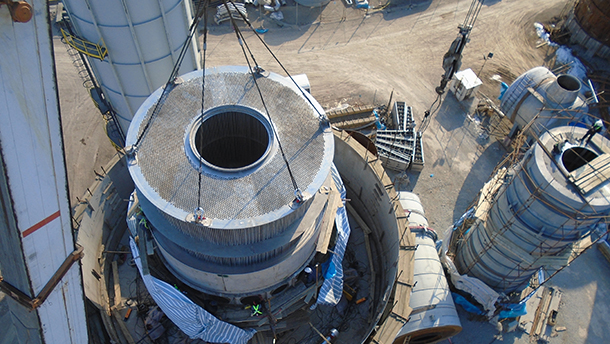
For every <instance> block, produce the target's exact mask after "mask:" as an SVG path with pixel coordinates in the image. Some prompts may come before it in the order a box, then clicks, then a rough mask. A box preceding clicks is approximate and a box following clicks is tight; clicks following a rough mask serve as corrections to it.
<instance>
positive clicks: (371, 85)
mask: <svg viewBox="0 0 610 344" xmlns="http://www.w3.org/2000/svg"><path fill="white" fill-rule="evenodd" d="M409 3H410V2H409V1H401V2H393V3H392V4H390V5H389V6H387V7H385V9H383V10H380V11H377V12H375V11H374V10H369V13H367V11H365V10H356V9H353V8H348V9H347V10H346V5H345V4H344V3H343V2H341V1H331V2H330V3H329V4H328V5H327V6H326V7H325V8H324V10H323V11H322V14H320V9H305V8H302V7H299V21H298V22H299V24H301V25H294V24H293V25H291V24H287V25H285V26H284V27H281V28H280V27H278V26H277V25H276V24H275V23H274V22H272V21H271V20H269V19H266V20H265V21H264V22H263V21H261V20H260V18H257V17H258V12H257V11H256V10H254V11H250V13H249V16H250V19H251V20H252V21H253V24H252V25H253V27H255V28H258V27H260V26H261V25H262V26H264V28H267V29H268V30H269V31H268V32H266V33H265V34H264V35H262V37H263V39H264V41H265V43H266V44H267V45H268V46H269V47H270V49H271V50H272V51H273V53H274V54H275V55H276V56H277V57H278V59H279V60H280V61H281V62H282V64H283V65H284V66H285V67H286V69H287V70H288V71H289V72H290V73H291V74H300V73H306V74H307V76H308V77H309V81H310V83H311V90H312V94H313V95H314V97H315V98H316V99H317V100H318V101H319V102H320V103H321V104H322V106H324V107H325V108H326V109H331V108H335V107H339V106H345V105H360V104H371V103H374V104H387V102H388V100H389V97H390V93H391V92H392V91H394V100H401V101H405V102H407V104H409V105H411V106H412V107H413V110H414V114H415V118H416V120H417V121H418V122H419V121H421V118H422V115H423V112H424V111H425V110H426V109H428V108H429V107H430V106H431V105H432V103H433V102H434V101H435V99H436V97H437V94H436V93H435V91H434V88H435V87H436V86H438V84H439V82H440V78H441V75H442V74H443V70H442V65H441V63H442V56H443V54H444V53H445V52H446V50H447V49H448V48H449V45H450V44H451V42H452V41H453V39H454V38H455V37H456V36H457V33H458V30H457V26H458V25H459V24H461V23H462V22H463V21H464V19H465V17H466V12H467V10H468V9H469V7H470V4H471V2H470V1H459V0H454V1H439V0H435V1H412V2H411V4H412V5H414V6H413V7H412V8H410V7H409V6H408V5H409ZM371 4H372V5H373V6H376V4H375V3H371ZM565 4H566V1H563V0H562V1H559V0H555V1H543V0H535V1H518V0H505V1H497V0H488V1H486V2H485V4H484V5H483V7H482V9H481V12H480V15H479V18H478V20H477V22H476V24H475V27H474V29H473V31H472V34H471V36H470V43H469V44H468V45H467V46H466V48H465V50H464V59H463V64H462V69H465V68H472V69H473V70H474V71H475V72H477V73H478V72H479V71H480V70H481V67H482V66H483V62H484V59H483V57H484V56H486V55H487V54H488V53H489V52H493V54H494V56H493V58H492V59H490V60H488V61H487V62H486V64H485V66H484V69H483V72H482V76H481V79H482V80H483V82H484V85H483V86H482V88H481V91H482V92H484V93H485V94H487V95H488V96H489V97H491V98H495V97H497V95H498V94H499V83H500V82H499V81H497V80H492V79H491V76H492V75H499V76H500V79H499V80H503V81H505V82H507V83H508V84H510V83H511V82H512V81H513V80H514V78H516V77H517V76H518V75H520V74H521V73H523V72H525V71H526V70H528V69H530V68H532V67H535V66H539V65H541V64H543V63H544V60H545V56H546V50H545V49H544V48H541V49H536V48H535V46H536V42H537V40H538V37H537V36H536V33H535V30H534V28H533V23H534V22H535V21H545V20H548V19H549V18H551V17H552V16H555V15H558V14H559V13H560V12H561V10H562V9H563V8H564V7H565ZM282 12H283V13H284V16H285V20H284V21H285V22H287V23H296V9H295V7H290V6H287V7H283V8H282ZM371 12H373V13H371ZM306 20H309V23H308V24H307V23H306ZM240 27H241V28H242V29H241V30H242V33H243V35H244V37H245V41H246V43H247V44H248V46H249V47H250V49H251V50H252V51H253V55H254V57H255V58H256V61H257V62H258V64H259V65H260V66H262V67H263V68H265V69H267V70H270V71H274V72H278V73H280V74H284V73H283V72H282V70H281V68H280V67H279V66H278V65H277V64H276V63H275V61H274V59H273V57H272V56H271V55H270V54H269V53H268V52H267V51H266V49H265V48H264V46H263V45H262V44H261V43H260V41H259V40H258V39H257V38H256V36H255V34H254V33H253V32H252V31H251V30H249V29H247V27H246V26H245V24H241V25H240ZM207 47H208V48H207V51H206V64H207V65H208V66H216V65H227V64H238V65H243V64H246V62H245V58H244V55H243V53H242V52H241V48H240V46H239V44H238V43H237V41H236V39H235V35H234V33H232V30H231V27H230V25H229V23H228V22H225V23H222V24H221V25H219V26H217V25H215V24H214V25H210V33H209V37H208V45H207ZM450 98H452V96H448V97H447V98H446V99H445V101H443V103H442V104H441V107H440V109H439V112H438V113H437V114H436V117H435V118H433V120H432V121H431V124H430V126H429V128H428V129H427V131H426V134H425V137H424V139H425V140H424V153H425V159H426V167H425V169H424V171H422V173H421V176H422V177H420V178H416V177H417V176H411V185H410V187H411V188H413V190H414V191H415V192H417V193H419V194H420V196H421V198H422V202H423V203H424V206H425V207H426V212H428V213H430V214H435V216H434V219H433V220H432V224H433V225H434V226H436V227H437V228H439V229H445V228H447V227H448V226H449V225H451V224H452V223H453V221H454V220H456V219H457V218H459V216H460V215H461V213H462V212H463V211H464V210H466V208H467V207H468V204H469V203H470V202H471V201H472V200H473V197H474V194H476V192H477V191H478V190H479V189H480V187H481V186H482V184H483V182H484V181H485V180H486V179H487V178H488V177H489V173H490V172H491V170H492V169H493V167H494V166H495V164H496V162H497V161H498V160H496V159H499V156H501V155H502V154H503V153H504V151H501V148H499V146H497V145H493V147H491V148H490V149H488V147H487V146H486V145H483V146H481V145H477V144H474V145H469V144H465V141H464V138H465V137H466V136H469V137H470V138H473V137H474V138H476V137H477V136H478V134H477V132H476V128H469V126H468V125H464V123H466V122H467V121H468V120H467V116H466V112H468V109H469V106H470V105H473V104H470V103H466V104H459V103H457V102H455V101H454V100H455V99H454V98H453V99H450ZM475 105H476V104H475ZM456 111H457V113H456ZM456 116H457V117H456ZM481 155H485V156H486V157H487V159H479V157H480V156H481ZM490 158H491V159H490ZM431 175H434V176H433V177H430V176H431ZM422 179H427V181H426V182H423V180H422ZM428 180H429V181H430V182H428ZM464 188H466V189H467V190H463V189H464ZM443 190H461V191H459V193H458V194H457V195H456V193H454V192H450V193H449V192H443ZM456 196H458V197H457V198H456Z"/></svg>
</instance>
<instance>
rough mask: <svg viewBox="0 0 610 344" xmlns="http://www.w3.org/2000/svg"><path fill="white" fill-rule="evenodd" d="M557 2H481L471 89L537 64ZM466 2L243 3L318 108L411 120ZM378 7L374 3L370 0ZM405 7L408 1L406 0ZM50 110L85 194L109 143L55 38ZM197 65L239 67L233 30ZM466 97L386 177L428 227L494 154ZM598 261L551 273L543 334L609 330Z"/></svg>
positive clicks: (429, 97)
mask: <svg viewBox="0 0 610 344" xmlns="http://www.w3.org/2000/svg"><path fill="white" fill-rule="evenodd" d="M567 2H569V1H567V0H522V1H520V0H504V1H498V0H487V1H486V2H485V3H486V4H485V5H484V6H483V8H482V10H481V13H480V16H479V19H478V21H477V22H476V25H475V27H474V30H473V31H472V34H471V37H470V38H471V41H470V43H469V44H468V46H467V47H466V49H465V51H464V59H463V65H462V68H472V69H473V70H474V71H475V72H479V71H480V69H481V67H482V66H483V63H484V60H483V57H484V56H485V55H487V54H488V53H489V52H493V53H494V56H493V58H492V59H490V60H488V61H487V62H486V64H485V66H484V69H483V72H482V73H481V79H482V80H483V82H484V84H483V86H482V88H481V91H482V92H484V93H485V94H487V95H488V96H489V97H490V98H495V97H497V95H498V94H499V81H498V80H497V77H496V80H494V79H491V76H493V75H499V76H500V80H502V81H505V82H507V83H509V84H510V82H512V81H513V80H514V78H515V77H516V76H518V75H520V74H521V73H523V72H525V71H526V70H528V69H530V68H532V67H535V66H539V65H543V64H545V62H546V60H547V58H546V56H547V50H546V48H540V49H536V43H537V40H538V37H537V36H536V35H535V31H534V28H533V23H534V22H535V21H546V20H549V19H550V18H551V17H553V16H556V15H558V14H559V13H560V12H561V11H562V9H563V8H564V7H565V5H566V3H567ZM470 3H471V2H470V1H467V0H462V1H459V0H450V1H449V0H432V1H406V0H403V1H393V2H392V3H391V4H389V5H387V6H386V7H384V8H383V9H380V10H369V11H368V12H367V11H365V10H357V9H355V8H353V7H347V6H346V5H345V3H344V2H341V1H338V0H334V1H331V2H330V3H329V4H328V5H326V6H325V7H324V8H322V9H308V8H304V7H301V6H299V7H298V8H297V7H295V6H291V5H293V4H294V3H291V2H290V0H289V6H286V7H283V8H282V12H283V14H284V16H285V20H284V24H283V26H282V27H280V26H278V25H277V24H276V23H275V22H273V21H272V20H270V19H268V18H267V17H264V18H266V19H260V18H258V13H257V10H255V9H253V8H252V7H249V9H252V10H249V11H250V12H249V15H250V19H251V20H252V21H253V26H254V27H255V28H259V27H264V28H266V29H268V31H267V32H266V33H265V34H263V35H262V37H263V40H264V42H265V43H266V44H267V45H268V46H269V47H270V48H271V50H272V51H273V52H274V53H275V54H276V56H277V57H278V58H279V60H280V61H281V62H282V64H283V65H284V66H285V67H286V69H287V70H288V71H290V73H291V74H301V73H306V74H307V76H308V77H309V80H310V83H311V90H312V94H313V95H314V97H315V98H316V99H317V100H318V101H319V102H320V103H321V104H322V105H323V106H324V107H325V108H326V109H331V108H335V107H339V106H346V105H359V104H371V103H374V104H386V103H387V102H388V100H389V96H390V93H391V92H392V91H394V98H393V99H394V100H401V101H405V102H407V104H409V105H411V106H412V107H413V110H414V114H415V118H416V121H417V122H418V123H419V122H420V121H421V119H422V114H423V112H424V110H426V109H428V108H429V107H430V106H431V104H432V103H433V102H434V101H435V99H436V97H437V95H436V93H435V92H434V88H435V87H436V86H437V85H438V84H439V81H440V77H441V75H442V73H443V70H442V67H441V62H442V56H443V54H444V53H445V51H446V50H447V49H448V47H449V45H450V43H451V42H452V41H453V39H454V38H455V37H456V35H457V26H458V24H460V23H462V22H463V20H464V18H465V16H466V12H467V10H468V8H469V6H470ZM371 4H372V5H373V6H375V7H382V5H383V4H381V3H379V2H378V1H377V2H375V1H371ZM409 5H413V6H409ZM240 27H241V28H242V30H243V35H244V37H245V38H246V42H247V43H248V46H249V47H250V49H251V50H252V52H253V54H254V56H255V58H256V61H257V63H258V64H259V65H260V66H262V67H263V68H265V69H266V70H269V71H273V72H277V73H279V74H284V73H283V72H282V70H281V68H280V67H279V66H278V65H277V64H276V63H275V61H274V59H273V57H272V56H271V55H270V54H269V53H267V52H266V50H265V48H264V47H263V45H262V44H261V43H260V42H259V41H258V40H257V38H256V37H255V35H254V33H253V31H251V30H250V29H248V28H247V27H246V26H245V25H244V24H241V25H240ZM55 53H56V63H57V71H58V78H59V91H60V98H61V108H62V119H63V125H64V136H65V146H66V156H67V162H68V177H69V183H70V189H71V195H72V196H71V199H72V200H73V201H74V200H75V196H79V197H80V195H82V194H83V193H84V192H86V187H87V186H88V185H89V184H90V183H91V182H92V181H93V178H94V177H95V175H94V174H93V169H96V168H98V167H99V166H101V165H103V164H105V163H106V162H107V161H108V160H109V158H110V156H111V155H112V154H113V148H112V146H111V145H110V143H109V141H108V140H107V139H106V138H105V137H104V132H103V127H102V121H101V116H100V115H99V112H98V111H97V110H96V109H95V107H93V105H92V102H91V101H90V99H89V97H88V95H87V93H86V92H85V90H84V89H83V88H82V87H80V84H81V81H80V79H79V78H78V75H77V74H76V71H75V69H74V67H73V66H72V64H71V60H70V59H69V57H68V55H67V54H66V50H65V47H63V46H62V44H61V43H60V42H59V38H58V37H57V36H55ZM206 64H207V66H219V65H245V64H246V62H245V59H244V57H243V53H242V51H241V48H240V46H239V45H238V43H237V41H236V39H235V34H234V33H233V32H232V30H231V28H230V26H229V24H228V23H226V22H225V23H223V24H221V25H215V24H212V25H210V32H209V37H208V44H207V51H206ZM473 105H475V104H474V103H473V102H472V101H471V102H465V103H458V102H457V101H456V100H455V98H454V97H453V96H452V95H450V94H449V95H447V96H446V97H444V98H443V100H442V102H441V104H440V108H439V111H438V112H437V113H436V114H435V115H434V117H433V118H432V121H431V123H430V125H429V127H428V129H427V130H426V132H425V135H424V153H425V161H426V164H425V168H424V170H423V171H422V172H421V173H419V174H411V175H410V176H409V183H403V184H401V185H397V186H399V187H400V188H402V189H407V190H412V191H414V192H416V193H418V194H419V195H420V198H421V199H422V203H423V205H424V207H425V210H426V213H427V214H428V217H429V219H430V224H431V226H433V227H435V228H437V230H439V231H443V230H444V229H446V228H447V227H449V226H450V225H451V224H452V223H453V222H454V221H455V220H456V219H457V218H459V217H460V216H461V214H462V213H463V212H464V211H465V210H466V209H467V208H468V206H469V204H470V203H471V202H472V201H473V200H474V198H475V196H476V194H477V192H478V190H479V189H480V188H481V186H482V185H483V183H484V182H485V181H486V180H487V179H488V178H489V175H490V173H491V172H492V170H493V168H494V166H495V165H496V163H497V161H499V159H500V158H501V157H502V156H503V155H504V154H505V153H506V152H505V150H504V149H503V148H502V146H501V145H500V144H499V143H497V142H494V141H493V140H490V141H485V140H484V141H481V140H479V139H478V134H479V132H480V129H479V127H478V125H477V123H476V122H474V121H472V120H471V119H470V116H469V109H470V108H471V107H472V106H473ZM608 267H609V264H608V262H606V261H605V260H603V258H601V255H600V254H599V252H598V251H597V250H596V249H593V250H591V251H590V252H588V253H586V254H585V256H584V257H583V258H581V259H579V260H577V261H576V262H575V263H574V264H573V265H572V266H570V267H568V268H567V269H566V270H565V271H563V272H562V273H560V274H559V275H558V276H557V277H556V278H555V280H554V281H553V282H552V283H553V284H555V285H558V286H559V287H560V288H562V290H563V291H564V293H565V294H564V299H563V302H562V308H560V313H559V318H558V326H565V327H567V331H565V332H561V333H560V334H559V335H558V336H557V337H555V338H552V340H551V343H606V342H607V338H610V329H609V327H608V326H607V323H608V321H610V314H609V313H608V307H607V305H608V301H607V300H608V299H609V296H610V295H608V294H609V290H610V282H609V278H608V277H606V276H607V275H608V274H607V271H608ZM462 318H463V321H464V328H465V329H464V331H463V332H462V333H461V334H459V335H458V336H456V337H454V338H453V339H452V342H453V343H456V344H457V343H492V342H497V343H498V342H506V343H528V342H529V338H527V336H525V335H523V334H521V333H512V334H505V335H504V336H502V337H497V336H495V334H496V333H495V327H493V326H491V325H488V324H486V323H477V322H471V321H468V320H467V319H466V318H467V317H466V316H463V317H462Z"/></svg>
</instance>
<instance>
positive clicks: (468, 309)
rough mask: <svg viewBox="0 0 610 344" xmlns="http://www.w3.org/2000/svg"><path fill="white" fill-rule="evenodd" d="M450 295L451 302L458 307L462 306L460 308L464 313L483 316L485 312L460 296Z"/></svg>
mask: <svg viewBox="0 0 610 344" xmlns="http://www.w3.org/2000/svg"><path fill="white" fill-rule="evenodd" d="M451 295H453V301H455V303H457V304H458V305H460V306H462V308H464V310H465V311H466V312H468V313H472V314H478V315H485V312H483V311H482V310H480V309H479V308H478V307H477V306H475V305H473V304H472V303H470V302H469V301H468V300H466V299H465V298H464V297H463V296H462V295H460V294H456V293H451Z"/></svg>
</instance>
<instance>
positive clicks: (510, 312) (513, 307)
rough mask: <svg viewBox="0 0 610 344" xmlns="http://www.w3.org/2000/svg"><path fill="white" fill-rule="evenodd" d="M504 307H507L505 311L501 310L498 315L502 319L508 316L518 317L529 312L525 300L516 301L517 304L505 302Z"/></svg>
mask: <svg viewBox="0 0 610 344" xmlns="http://www.w3.org/2000/svg"><path fill="white" fill-rule="evenodd" d="M502 306H503V307H505V308H507V309H505V310H503V311H500V314H498V317H499V318H500V319H506V318H516V317H520V316H523V315H526V314H527V309H526V308H525V302H520V303H515V304H504V305H502Z"/></svg>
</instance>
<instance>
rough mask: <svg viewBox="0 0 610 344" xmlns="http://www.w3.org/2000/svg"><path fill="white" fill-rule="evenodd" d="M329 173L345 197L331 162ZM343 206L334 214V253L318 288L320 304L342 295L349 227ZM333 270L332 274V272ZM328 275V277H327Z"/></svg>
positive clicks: (330, 303) (328, 302) (337, 174)
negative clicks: (335, 229) (335, 234)
mask: <svg viewBox="0 0 610 344" xmlns="http://www.w3.org/2000/svg"><path fill="white" fill-rule="evenodd" d="M331 173H332V177H333V181H334V182H335V185H336V186H337V188H338V189H339V191H340V192H341V199H345V196H346V194H345V186H344V185H343V181H342V180H341V177H340V176H339V171H337V168H336V167H335V165H334V164H333V165H332V167H331ZM343 203H344V206H343V207H339V208H338V209H337V214H336V216H335V225H336V226H337V243H336V244H335V248H334V250H333V252H334V254H333V256H332V257H331V259H330V263H329V267H328V269H327V271H326V274H325V276H324V278H325V279H324V282H323V283H322V287H321V288H320V293H319V294H318V299H317V301H316V303H317V304H320V305H331V306H334V305H336V304H337V303H339V301H340V300H341V296H342V295H343V256H344V255H345V248H346V246H347V241H348V240H349V235H350V227H349V222H348V220H347V211H346V210H345V201H344V202H343ZM333 271H334V274H333V273H332V272H333ZM327 276H328V277H327Z"/></svg>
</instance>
